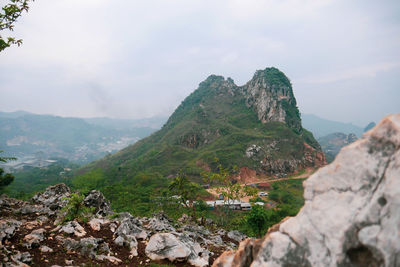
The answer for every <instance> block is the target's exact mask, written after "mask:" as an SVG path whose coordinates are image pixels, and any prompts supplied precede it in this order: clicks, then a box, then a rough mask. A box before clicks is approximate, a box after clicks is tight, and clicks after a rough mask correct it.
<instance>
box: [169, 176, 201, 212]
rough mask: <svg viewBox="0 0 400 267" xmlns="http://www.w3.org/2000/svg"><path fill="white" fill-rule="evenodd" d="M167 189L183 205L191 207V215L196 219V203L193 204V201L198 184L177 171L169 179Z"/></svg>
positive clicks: (197, 190)
mask: <svg viewBox="0 0 400 267" xmlns="http://www.w3.org/2000/svg"><path fill="white" fill-rule="evenodd" d="M168 189H169V190H170V191H171V192H173V193H176V194H177V195H178V196H179V200H180V202H181V203H182V205H183V206H184V207H186V208H188V209H190V208H191V210H192V216H193V217H194V219H196V205H194V201H195V200H196V198H197V193H198V192H199V187H198V185H196V184H195V183H192V182H191V181H189V178H188V177H187V176H186V175H185V174H183V173H179V174H178V176H176V177H175V178H174V179H173V180H172V181H171V183H170V184H169V187H168Z"/></svg>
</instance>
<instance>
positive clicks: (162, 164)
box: [89, 68, 325, 180]
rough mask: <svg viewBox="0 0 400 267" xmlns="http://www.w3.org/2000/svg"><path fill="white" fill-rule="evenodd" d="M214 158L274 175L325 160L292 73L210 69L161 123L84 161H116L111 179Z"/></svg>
mask: <svg viewBox="0 0 400 267" xmlns="http://www.w3.org/2000/svg"><path fill="white" fill-rule="evenodd" d="M214 158H218V159H219V160H220V163H221V164H222V165H223V166H233V165H236V166H238V167H239V168H242V167H247V168H249V169H250V170H251V171H255V172H256V173H257V175H259V176H263V175H266V176H275V177H285V176H287V175H290V174H292V173H295V172H296V171H299V170H301V169H304V168H309V167H310V168H318V167H320V166H322V165H324V164H325V157H324V154H323V153H322V150H321V147H320V145H319V144H318V142H317V141H316V140H315V139H314V137H313V136H312V134H311V133H310V132H308V131H307V130H306V129H303V128H302V126H301V119H300V116H299V111H298V108H297V106H296V99H295V97H294V94H293V90H292V85H291V83H290V81H289V79H288V78H287V77H286V76H285V74H284V73H282V72H281V71H279V70H278V69H276V68H266V69H264V70H258V71H256V72H255V74H254V76H253V78H252V79H251V80H250V81H249V82H247V83H246V84H244V85H243V86H238V85H236V84H235V83H234V81H233V80H232V79H231V78H224V77H222V76H217V75H210V76H209V77H208V78H207V79H205V80H204V81H203V82H201V83H200V84H199V87H198V88H197V89H196V90H194V91H193V92H192V93H191V94H190V95H189V96H188V97H186V98H185V99H184V100H183V101H182V103H181V104H180V105H179V106H178V108H177V109H176V110H175V111H174V113H173V114H172V115H171V116H170V118H169V119H168V121H167V123H166V124H165V125H164V126H163V127H162V129H160V130H159V131H157V132H156V133H154V134H153V135H151V136H149V137H148V138H145V139H142V140H140V141H139V142H137V143H136V144H134V145H132V146H130V147H127V148H125V149H124V150H122V151H120V152H118V153H116V154H114V155H112V156H110V157H107V158H105V159H104V160H102V161H98V162H97V163H96V164H91V166H90V167H89V168H92V167H93V168H96V167H97V168H103V169H104V166H106V167H105V168H106V169H107V171H108V166H116V167H121V168H117V169H118V170H119V171H118V172H116V171H114V170H110V172H109V174H108V176H107V177H110V175H111V176H112V175H114V176H113V178H116V179H117V177H135V175H137V174H138V172H142V171H146V172H148V173H157V175H159V174H161V175H162V176H165V177H168V176H170V175H175V174H176V173H177V172H179V171H180V170H183V171H184V172H187V173H191V174H192V175H193V178H197V177H200V173H201V172H203V171H204V169H202V168H201V167H200V166H199V165H198V164H197V162H203V163H204V164H201V166H204V165H206V166H211V167H212V166H213V164H214V161H213V159H214ZM214 167H215V166H214ZM211 169H213V167H212V168H211ZM113 178H107V179H110V180H112V179H113Z"/></svg>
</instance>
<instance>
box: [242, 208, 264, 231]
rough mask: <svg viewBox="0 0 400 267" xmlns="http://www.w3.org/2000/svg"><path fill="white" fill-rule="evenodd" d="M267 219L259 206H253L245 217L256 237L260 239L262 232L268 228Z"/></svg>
mask: <svg viewBox="0 0 400 267" xmlns="http://www.w3.org/2000/svg"><path fill="white" fill-rule="evenodd" d="M268 219H269V218H268V212H267V211H266V210H265V209H264V207H262V206H259V205H254V206H253V207H252V209H251V211H250V212H249V214H247V217H246V221H247V223H248V225H249V226H250V228H251V229H252V230H253V232H255V233H256V234H257V237H261V236H262V235H263V234H264V231H263V230H264V229H267V228H268V227H267V222H268Z"/></svg>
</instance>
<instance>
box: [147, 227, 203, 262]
mask: <svg viewBox="0 0 400 267" xmlns="http://www.w3.org/2000/svg"><path fill="white" fill-rule="evenodd" d="M145 252H146V255H147V256H148V257H149V258H150V259H152V260H163V259H168V260H169V261H171V262H174V261H181V262H186V261H187V262H188V263H190V264H192V265H194V266H200V267H203V266H208V257H209V252H208V251H206V250H204V249H202V248H201V247H200V245H199V244H198V243H196V242H194V241H193V240H192V239H191V238H190V237H188V236H186V235H184V234H178V233H158V234H155V235H153V236H152V237H151V238H150V240H149V243H148V244H147V246H146V250H145Z"/></svg>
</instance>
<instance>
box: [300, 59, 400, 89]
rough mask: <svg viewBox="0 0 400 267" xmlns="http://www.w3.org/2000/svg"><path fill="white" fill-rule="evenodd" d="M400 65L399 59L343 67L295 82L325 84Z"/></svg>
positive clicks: (369, 75) (363, 75) (363, 76)
mask: <svg viewBox="0 0 400 267" xmlns="http://www.w3.org/2000/svg"><path fill="white" fill-rule="evenodd" d="M399 67H400V61H397V62H383V63H376V64H369V65H363V66H359V67H356V68H351V69H345V70H341V71H338V72H333V73H326V74H323V75H319V76H312V77H309V78H305V79H299V80H297V82H300V83H301V82H303V83H311V84H327V83H335V82H339V81H344V80H349V79H358V78H360V79H361V78H365V77H370V78H373V77H375V76H376V75H377V74H378V73H379V72H387V71H391V70H393V69H395V68H399Z"/></svg>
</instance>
